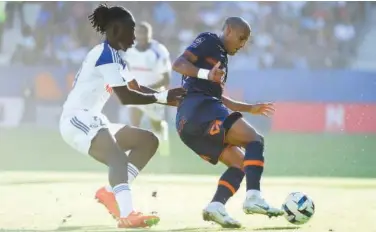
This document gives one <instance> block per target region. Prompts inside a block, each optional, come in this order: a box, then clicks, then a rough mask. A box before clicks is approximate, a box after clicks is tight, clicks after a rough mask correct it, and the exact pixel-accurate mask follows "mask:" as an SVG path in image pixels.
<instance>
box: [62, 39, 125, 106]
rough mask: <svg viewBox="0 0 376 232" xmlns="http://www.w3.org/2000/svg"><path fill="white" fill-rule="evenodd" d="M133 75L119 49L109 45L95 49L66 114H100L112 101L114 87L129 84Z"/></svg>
mask: <svg viewBox="0 0 376 232" xmlns="http://www.w3.org/2000/svg"><path fill="white" fill-rule="evenodd" d="M130 75H131V74H130V73H129V71H128V70H127V67H126V63H125V62H124V61H123V60H122V58H121V56H120V54H119V52H118V51H117V50H115V49H114V48H112V47H111V46H110V45H109V44H108V43H107V42H104V43H102V44H99V45H97V46H95V47H94V48H93V49H92V50H91V51H90V52H89V53H88V54H87V56H86V58H85V60H84V61H83V63H82V66H81V69H80V70H79V71H78V72H77V74H76V77H75V80H74V83H73V89H72V90H71V92H70V93H69V95H68V98H67V100H66V102H65V103H64V106H63V108H64V111H66V110H89V111H94V112H101V111H102V109H103V107H104V105H105V104H106V102H107V101H108V99H109V98H110V95H111V93H112V87H114V86H124V85H126V84H127V81H129V80H131V79H132V78H131V76H130Z"/></svg>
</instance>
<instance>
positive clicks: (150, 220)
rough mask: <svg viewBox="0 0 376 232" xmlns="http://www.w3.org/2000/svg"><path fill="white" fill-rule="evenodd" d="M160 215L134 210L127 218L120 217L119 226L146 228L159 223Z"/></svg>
mask: <svg viewBox="0 0 376 232" xmlns="http://www.w3.org/2000/svg"><path fill="white" fill-rule="evenodd" d="M159 220H160V219H159V217H157V216H154V215H151V216H146V215H143V214H142V213H139V212H132V213H131V214H130V215H129V216H128V217H126V218H120V219H119V220H118V221H119V222H118V228H144V227H151V226H154V225H157V224H158V222H159Z"/></svg>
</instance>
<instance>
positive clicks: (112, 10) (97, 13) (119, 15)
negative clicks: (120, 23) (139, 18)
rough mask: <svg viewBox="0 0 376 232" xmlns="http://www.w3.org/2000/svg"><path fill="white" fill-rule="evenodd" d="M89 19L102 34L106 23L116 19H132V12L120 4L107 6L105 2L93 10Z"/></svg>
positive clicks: (106, 25)
mask: <svg viewBox="0 0 376 232" xmlns="http://www.w3.org/2000/svg"><path fill="white" fill-rule="evenodd" d="M88 18H89V20H90V22H91V24H92V26H93V28H94V29H95V30H96V31H97V32H99V33H101V34H104V33H105V32H106V29H107V27H108V25H109V24H110V23H112V22H114V21H117V20H129V19H132V18H133V16H132V14H131V13H130V12H129V11H128V10H127V9H125V8H124V7H121V6H113V7H109V6H107V5H106V4H100V5H99V6H98V7H97V8H96V9H95V10H94V12H93V13H92V14H91V15H89V17H88Z"/></svg>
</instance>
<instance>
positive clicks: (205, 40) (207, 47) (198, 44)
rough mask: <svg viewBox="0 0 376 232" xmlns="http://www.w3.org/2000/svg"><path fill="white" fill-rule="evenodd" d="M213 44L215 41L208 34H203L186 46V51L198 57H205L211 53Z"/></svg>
mask: <svg viewBox="0 0 376 232" xmlns="http://www.w3.org/2000/svg"><path fill="white" fill-rule="evenodd" d="M213 45H214V44H213V41H212V39H211V38H210V37H209V36H208V35H206V34H201V35H199V36H198V37H197V38H196V39H195V40H194V41H193V42H192V44H191V45H189V47H187V48H186V51H188V52H191V53H192V54H193V55H195V56H197V57H205V56H208V55H211V53H212V50H213V49H212V47H213Z"/></svg>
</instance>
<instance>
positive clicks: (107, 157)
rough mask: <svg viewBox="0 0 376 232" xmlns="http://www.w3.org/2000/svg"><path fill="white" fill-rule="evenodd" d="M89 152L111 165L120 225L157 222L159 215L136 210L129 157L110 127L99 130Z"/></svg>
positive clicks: (110, 179) (144, 225) (144, 224)
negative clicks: (132, 192) (150, 214)
mask: <svg viewBox="0 0 376 232" xmlns="http://www.w3.org/2000/svg"><path fill="white" fill-rule="evenodd" d="M89 154H90V155H91V156H92V157H93V158H95V159H96V160H98V161H99V162H102V163H104V164H106V165H107V166H108V167H109V182H110V185H111V187H112V190H113V193H114V195H115V199H116V202H117V205H118V207H119V211H120V217H119V224H118V227H120V228H129V227H147V226H152V225H155V224H157V223H158V222H159V218H158V217H156V216H144V215H142V214H141V213H137V212H134V209H133V203H132V195H131V191H130V188H129V185H128V168H127V167H128V157H127V156H126V155H124V152H123V151H122V149H121V148H120V147H119V146H118V144H117V143H116V142H115V140H114V139H113V138H112V136H111V134H110V132H109V130H108V129H106V128H103V129H101V130H99V131H98V133H97V135H96V136H95V137H94V139H93V140H92V142H91V146H90V149H89Z"/></svg>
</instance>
